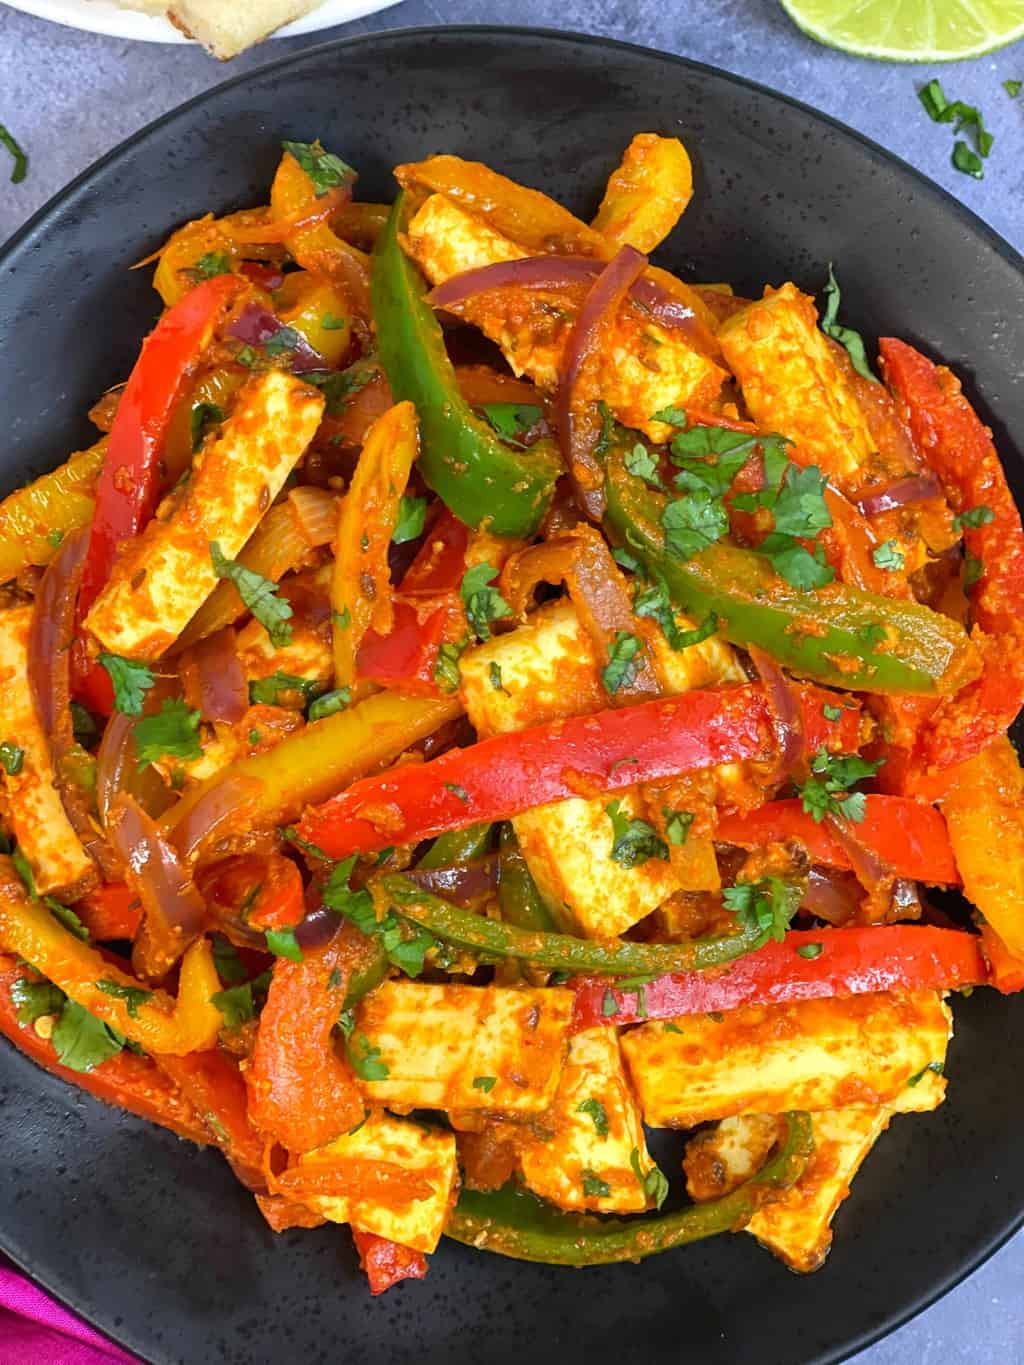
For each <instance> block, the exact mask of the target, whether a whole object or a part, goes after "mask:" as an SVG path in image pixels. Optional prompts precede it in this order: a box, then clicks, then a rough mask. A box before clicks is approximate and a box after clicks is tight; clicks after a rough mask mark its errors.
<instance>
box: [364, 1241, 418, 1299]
mask: <svg viewBox="0 0 1024 1365" xmlns="http://www.w3.org/2000/svg"><path fill="white" fill-rule="evenodd" d="M352 1240H353V1242H355V1244H356V1251H357V1252H358V1253H359V1264H360V1265H361V1266H362V1268H363V1270H364V1271H365V1272H366V1278H367V1280H368V1281H369V1285H370V1293H371V1294H373V1295H374V1297H376V1296H377V1295H378V1294H383V1293H384V1291H385V1289H390V1288H391V1287H392V1285H396V1284H398V1283H399V1282H400V1281H401V1280H422V1279H423V1277H424V1275H426V1273H427V1258H426V1256H424V1254H423V1252H422V1251H413V1249H412V1247H404V1246H401V1245H400V1244H399V1243H398V1242H390V1241H388V1239H387V1238H386V1237H378V1236H377V1234H376V1233H375V1232H363V1231H362V1230H361V1229H359V1228H353V1229H352Z"/></svg>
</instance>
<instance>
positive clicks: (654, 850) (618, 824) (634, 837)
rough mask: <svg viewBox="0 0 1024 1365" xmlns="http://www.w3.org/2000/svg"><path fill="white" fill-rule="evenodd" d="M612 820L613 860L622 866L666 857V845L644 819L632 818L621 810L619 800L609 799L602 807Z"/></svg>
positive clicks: (636, 865)
mask: <svg viewBox="0 0 1024 1365" xmlns="http://www.w3.org/2000/svg"><path fill="white" fill-rule="evenodd" d="M604 810H605V814H606V815H607V816H608V819H609V820H610V821H611V822H612V850H611V858H612V861H613V862H616V863H619V864H620V865H621V866H622V867H639V866H640V865H641V864H642V863H646V862H647V861H648V860H649V859H651V858H667V857H668V845H667V844H666V843H665V841H664V839H662V838H660V837H659V835H658V832H657V830H655V829H654V827H653V826H652V825H649V824H648V823H647V821H646V820H632V819H630V817H629V816H628V815H626V814H623V811H622V802H621V801H609V803H608V805H607V806H605V808H604Z"/></svg>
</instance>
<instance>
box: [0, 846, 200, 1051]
mask: <svg viewBox="0 0 1024 1365" xmlns="http://www.w3.org/2000/svg"><path fill="white" fill-rule="evenodd" d="M0 948H2V949H3V950H4V951H6V952H9V953H15V954H17V956H18V957H22V958H24V959H25V961H26V962H31V963H32V965H33V966H34V967H35V968H36V969H37V971H39V972H41V973H42V975H43V976H45V977H46V978H47V979H48V980H50V981H52V982H53V984H54V985H55V986H59V987H60V989H61V990H62V991H63V992H64V994H65V995H67V996H68V997H69V998H70V999H72V1000H74V1001H76V1002H77V1003H78V1004H79V1005H81V1006H82V1008H83V1009H86V1010H88V1011H89V1013H90V1014H93V1015H95V1016H96V1018H97V1019H101V1020H102V1021H103V1023H105V1024H108V1025H109V1026H110V1027H111V1028H115V1029H117V1030H118V1032H120V1033H123V1034H124V1036H125V1037H126V1038H128V1039H129V1040H130V1041H131V1042H133V1043H138V1044H139V1046H140V1047H142V1048H145V1050H146V1051H147V1052H153V1053H164V1052H170V1053H174V1054H175V1055H177V1056H184V1055H185V1054H186V1053H189V1052H198V1051H202V1050H203V1049H206V1048H211V1047H213V1045H214V1043H216V1041H217V1034H218V1032H219V1030H220V1026H221V1023H222V1022H223V1021H222V1018H221V1014H220V1011H219V1010H218V1009H217V1007H216V1006H215V1005H214V1004H213V1003H212V1001H211V998H210V997H211V996H212V995H214V993H215V992H217V991H219V990H220V978H219V977H218V975H217V969H216V967H215V966H214V963H213V953H212V951H211V949H210V945H209V943H208V942H207V941H206V939H198V940H197V941H196V942H195V943H193V944H192V946H191V947H190V948H189V949H188V950H187V951H186V953H185V956H184V958H183V959H182V963H181V976H180V979H179V983H178V995H177V999H174V998H172V997H171V996H169V995H168V994H167V993H166V991H162V990H153V989H150V988H148V987H146V986H144V985H143V983H142V982H140V981H137V980H136V979H135V978H134V977H132V976H129V975H128V973H127V972H124V971H122V970H121V969H120V968H119V967H115V966H114V965H113V964H112V963H111V962H109V961H108V960H107V958H106V957H105V956H104V955H103V954H102V953H101V952H100V951H99V950H98V949H96V948H92V947H90V946H89V945H88V944H87V943H83V942H82V940H81V939H79V938H76V937H75V935H74V934H72V933H71V932H70V931H69V930H67V929H65V928H64V926H63V925H62V924H59V923H58V922H57V920H56V919H55V918H54V917H53V915H51V913H50V911H49V910H48V909H47V908H46V906H45V905H44V904H43V903H42V901H34V900H30V899H29V897H28V896H27V894H26V893H25V890H24V887H23V886H22V884H21V881H20V879H19V877H18V874H17V873H16V872H15V870H14V867H13V865H12V864H11V861H10V859H9V858H0Z"/></svg>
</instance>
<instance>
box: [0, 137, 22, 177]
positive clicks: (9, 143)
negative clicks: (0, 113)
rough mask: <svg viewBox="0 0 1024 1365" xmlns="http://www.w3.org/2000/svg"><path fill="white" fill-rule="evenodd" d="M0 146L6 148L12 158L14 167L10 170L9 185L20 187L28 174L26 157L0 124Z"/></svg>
mask: <svg viewBox="0 0 1024 1365" xmlns="http://www.w3.org/2000/svg"><path fill="white" fill-rule="evenodd" d="M0 146H3V147H6V148H7V150H8V151H9V152H10V154H11V156H12V157H14V165H13V167H12V168H11V184H12V185H20V184H21V182H22V181H23V180H24V179H25V176H26V175H27V174H28V157H27V156H26V155H25V153H24V152H23V151H22V149H21V147H20V146H19V145H18V143H17V141H16V140H15V138H14V136H13V135H12V134H11V133H9V132H8V130H7V129H6V128H5V127H4V125H3V124H2V123H0Z"/></svg>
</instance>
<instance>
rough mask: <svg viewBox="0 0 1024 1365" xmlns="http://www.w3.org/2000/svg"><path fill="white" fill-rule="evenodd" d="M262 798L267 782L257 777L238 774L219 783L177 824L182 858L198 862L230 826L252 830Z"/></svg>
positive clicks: (177, 843) (175, 836)
mask: <svg viewBox="0 0 1024 1365" xmlns="http://www.w3.org/2000/svg"><path fill="white" fill-rule="evenodd" d="M262 796H263V783H262V782H260V781H259V780H258V779H257V778H255V777H242V776H239V775H235V776H232V777H225V778H224V779H223V780H222V781H220V782H215V783H214V784H213V786H211V787H210V788H209V789H208V790H207V791H205V792H203V794H202V795H201V796H200V797H199V798H198V799H197V800H196V802H195V804H194V805H193V806H191V808H190V809H189V810H187V811H186V812H185V814H184V816H183V817H182V818H181V819H180V820H179V821H178V822H177V824H176V825H175V828H174V833H173V835H172V836H171V837H172V841H173V844H174V847H175V849H176V850H177V852H178V854H179V856H180V857H181V858H182V859H183V860H184V861H185V862H187V863H194V862H195V861H196V859H197V858H198V855H199V854H200V853H201V852H202V851H204V849H207V848H209V847H210V845H211V844H212V843H213V842H214V841H215V840H216V839H217V838H218V837H220V836H222V835H223V834H225V833H227V830H225V828H224V827H225V826H226V825H232V826H234V827H235V828H237V829H238V830H240V831H247V830H249V829H251V828H252V826H253V825H254V824H255V823H256V816H257V815H258V813H259V810H260V801H261V797H262ZM185 799H186V800H188V798H187V797H186V798H185Z"/></svg>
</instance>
